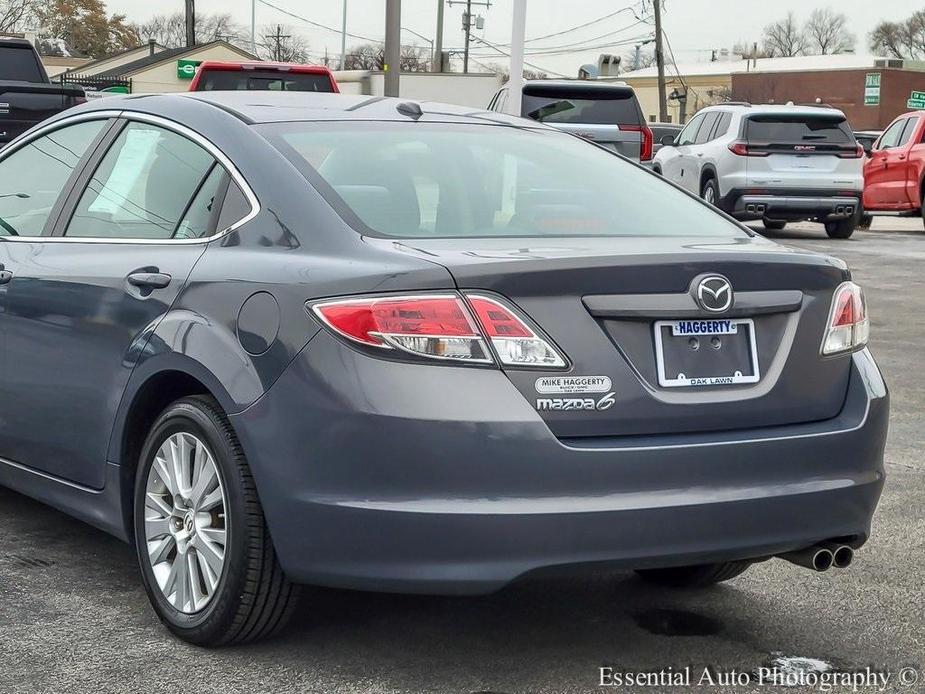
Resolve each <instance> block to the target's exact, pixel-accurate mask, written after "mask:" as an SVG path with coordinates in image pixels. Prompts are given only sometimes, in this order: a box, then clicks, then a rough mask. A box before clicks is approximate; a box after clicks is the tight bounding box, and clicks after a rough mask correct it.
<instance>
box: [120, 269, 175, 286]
mask: <svg viewBox="0 0 925 694" xmlns="http://www.w3.org/2000/svg"><path fill="white" fill-rule="evenodd" d="M127 279H128V283H129V284H130V285H132V286H133V287H146V288H149V289H163V288H164V287H166V286H167V285H169V284H170V280H171V277H170V275H167V274H164V273H163V272H133V273H132V274H130V275H129V276H128V278H127Z"/></svg>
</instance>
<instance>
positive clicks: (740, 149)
mask: <svg viewBox="0 0 925 694" xmlns="http://www.w3.org/2000/svg"><path fill="white" fill-rule="evenodd" d="M729 151H730V152H732V153H733V154H737V155H738V156H740V157H766V156H768V155H769V154H771V153H770V152H766V151H765V152H762V151H756V150H754V149H752V148H751V147H749V145H748V143H747V142H742V141H741V140H736V141H735V142H730V143H729Z"/></svg>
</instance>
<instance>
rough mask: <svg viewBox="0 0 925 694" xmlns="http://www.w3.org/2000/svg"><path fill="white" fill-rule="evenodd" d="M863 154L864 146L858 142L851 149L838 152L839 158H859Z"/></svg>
mask: <svg viewBox="0 0 925 694" xmlns="http://www.w3.org/2000/svg"><path fill="white" fill-rule="evenodd" d="M863 156H864V147H863V146H862V145H861V144H860V143H858V144H857V145H855V147H854V149H853V150H850V149H848V150H841V151H839V152H838V157H839V159H860V158H861V157H863Z"/></svg>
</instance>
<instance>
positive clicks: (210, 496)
mask: <svg viewBox="0 0 925 694" xmlns="http://www.w3.org/2000/svg"><path fill="white" fill-rule="evenodd" d="M226 513H227V500H226V498H225V490H224V487H223V485H222V480H221V476H220V473H219V470H218V466H217V465H216V463H215V458H214V457H213V455H212V452H211V451H210V450H209V449H208V447H207V446H206V445H205V444H204V443H203V442H202V441H201V440H199V439H198V438H197V437H196V436H194V435H192V434H190V433H186V432H179V433H175V434H173V435H171V436H170V437H168V438H167V439H166V440H165V441H164V443H163V444H161V447H160V448H159V449H158V451H157V453H156V454H155V457H154V461H153V462H152V464H151V468H150V471H149V472H148V479H147V484H146V487H145V512H144V524H145V527H144V537H145V542H146V550H147V552H146V555H147V558H148V562H149V565H150V567H151V570H152V572H153V574H154V579H155V581H156V583H157V586H158V588H159V589H160V591H161V593H162V594H163V596H164V598H166V600H167V601H168V602H169V603H170V604H171V605H172V606H173V607H174V608H175V609H176V610H178V611H180V612H183V613H185V614H193V613H196V612H199V611H200V610H202V609H203V608H204V607H206V605H208V604H209V602H210V601H211V599H212V597H213V596H214V595H215V593H216V590H217V588H218V584H219V581H220V580H221V577H222V572H223V570H224V566H225V554H226V547H227V544H228V525H227V522H228V519H227V516H226Z"/></svg>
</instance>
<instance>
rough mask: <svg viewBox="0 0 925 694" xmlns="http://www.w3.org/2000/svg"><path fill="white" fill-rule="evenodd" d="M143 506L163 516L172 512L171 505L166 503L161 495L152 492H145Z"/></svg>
mask: <svg viewBox="0 0 925 694" xmlns="http://www.w3.org/2000/svg"><path fill="white" fill-rule="evenodd" d="M145 508H146V509H149V510H151V511H154V512H155V513H157V514H158V515H160V516H163V517H165V518H166V517H167V516H169V515H171V514H172V513H173V505H171V504H169V503H167V500H166V499H164V497H163V496H161V495H160V494H156V493H154V492H148V493H147V494H145Z"/></svg>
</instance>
